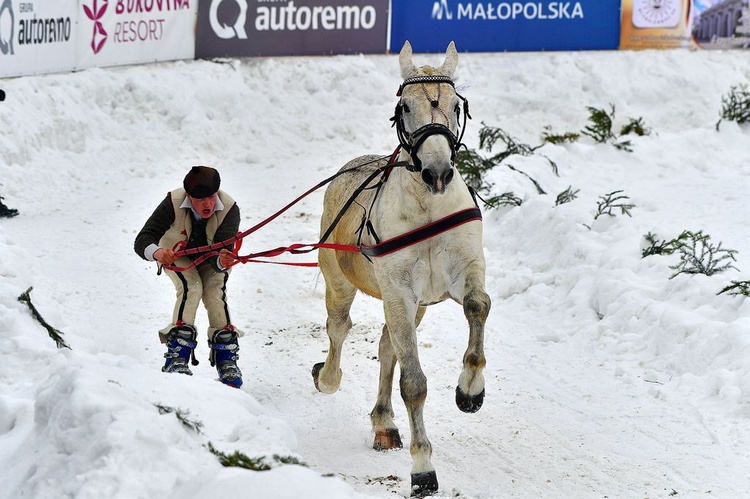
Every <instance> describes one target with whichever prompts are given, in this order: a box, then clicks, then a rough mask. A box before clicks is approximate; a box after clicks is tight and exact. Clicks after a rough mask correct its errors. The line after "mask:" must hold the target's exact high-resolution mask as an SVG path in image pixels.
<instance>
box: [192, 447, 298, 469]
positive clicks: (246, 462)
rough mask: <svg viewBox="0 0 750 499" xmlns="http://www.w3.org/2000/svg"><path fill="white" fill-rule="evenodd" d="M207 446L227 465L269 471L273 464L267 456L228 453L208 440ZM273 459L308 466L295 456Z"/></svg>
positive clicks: (274, 457)
mask: <svg viewBox="0 0 750 499" xmlns="http://www.w3.org/2000/svg"><path fill="white" fill-rule="evenodd" d="M207 448H208V450H209V452H211V454H213V455H215V456H216V457H218V458H219V463H221V465H222V466H225V467H237V468H245V469H247V470H252V471H268V470H270V469H271V465H269V464H268V463H266V460H267V458H266V457H255V458H253V457H248V456H247V455H246V454H244V453H242V452H240V451H234V452H233V453H232V454H226V453H224V452H221V451H220V450H218V449H216V448H215V447H214V446H213V444H211V442H208V445H207ZM273 461H274V462H276V463H281V464H295V465H298V466H307V464H305V463H304V462H302V461H300V460H299V459H297V458H296V457H293V456H279V455H277V454H274V455H273Z"/></svg>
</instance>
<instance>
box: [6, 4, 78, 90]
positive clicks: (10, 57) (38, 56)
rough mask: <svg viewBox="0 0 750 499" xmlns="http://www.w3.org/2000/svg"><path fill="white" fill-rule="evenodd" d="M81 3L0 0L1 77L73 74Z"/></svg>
mask: <svg viewBox="0 0 750 499" xmlns="http://www.w3.org/2000/svg"><path fill="white" fill-rule="evenodd" d="M77 9H78V0H55V1H50V0H0V77H8V76H21V75H29V74H43V73H53V72H57V71H70V70H72V69H73V68H74V66H75V41H76V40H75V38H76V21H77V12H78V10H77Z"/></svg>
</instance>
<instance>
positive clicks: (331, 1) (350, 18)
mask: <svg viewBox="0 0 750 499" xmlns="http://www.w3.org/2000/svg"><path fill="white" fill-rule="evenodd" d="M387 31H388V0H201V2H200V5H199V8H198V29H197V35H196V45H195V56H196V57H197V58H210V57H243V56H283V55H325V54H356V53H363V54H371V53H375V54H382V53H385V50H386V43H387V42H386V37H387Z"/></svg>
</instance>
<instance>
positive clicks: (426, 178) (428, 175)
mask: <svg viewBox="0 0 750 499" xmlns="http://www.w3.org/2000/svg"><path fill="white" fill-rule="evenodd" d="M422 181H423V182H424V183H425V184H427V185H432V184H433V182H435V177H433V175H432V172H431V171H430V170H422Z"/></svg>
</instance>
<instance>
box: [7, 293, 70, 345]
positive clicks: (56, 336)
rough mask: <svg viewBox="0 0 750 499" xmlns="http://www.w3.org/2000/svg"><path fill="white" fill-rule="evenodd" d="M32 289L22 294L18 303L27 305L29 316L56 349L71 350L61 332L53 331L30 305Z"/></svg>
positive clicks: (31, 304) (32, 305)
mask: <svg viewBox="0 0 750 499" xmlns="http://www.w3.org/2000/svg"><path fill="white" fill-rule="evenodd" d="M32 289H34V288H29V289H27V290H26V292H25V293H22V294H21V296H19V297H18V301H20V302H23V303H25V304H26V305H28V307H29V310H31V315H32V316H34V318H35V319H36V320H37V321H39V323H40V324H41V325H42V326H44V328H45V329H46V330H47V332H48V333H49V337H50V338H52V339H53V340H55V343H56V344H57V348H67V349H68V350H71V348H70V347H69V346H68V345H67V343H65V340H63V338H62V337H63V333H62V331H60V330H58V329H55V328H54V327H52V326H50V325H49V324H48V323H47V321H45V320H44V318H43V317H42V316H41V314H40V313H39V311H38V310H37V309H36V307H35V306H34V304H33V303H31V290H32Z"/></svg>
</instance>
